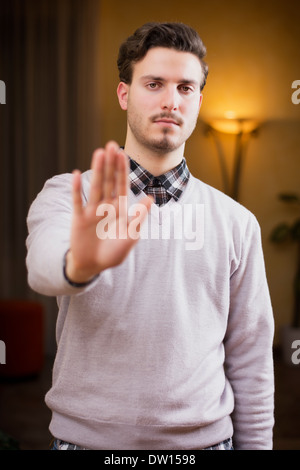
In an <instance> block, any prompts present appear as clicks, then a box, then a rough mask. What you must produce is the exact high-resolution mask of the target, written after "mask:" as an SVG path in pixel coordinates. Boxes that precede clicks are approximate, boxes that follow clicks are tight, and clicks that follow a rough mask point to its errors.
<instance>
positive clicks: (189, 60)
mask: <svg viewBox="0 0 300 470" xmlns="http://www.w3.org/2000/svg"><path fill="white" fill-rule="evenodd" d="M202 77H203V72H202V68H201V64H200V61H199V59H198V58H197V57H196V56H195V55H194V54H192V53H189V52H180V51H176V50H174V49H168V48H161V47H156V48H153V49H150V50H149V51H148V53H147V54H146V56H145V57H144V58H143V59H142V60H141V61H139V62H138V63H136V64H135V65H134V68H133V77H132V82H131V84H130V85H126V84H124V83H120V84H119V88H118V96H119V101H120V105H121V107H122V109H126V110H127V121H128V129H127V138H128V139H129V141H130V143H131V145H134V144H136V145H139V146H143V148H147V149H149V150H152V151H154V152H156V153H161V154H163V153H167V152H172V151H174V150H176V149H178V148H180V147H181V146H182V145H184V143H185V141H186V140H187V139H188V138H189V136H190V135H191V134H192V132H193V130H194V128H195V125H196V122H197V118H198V114H199V110H200V106H201V101H202V95H201V93H200V83H201V80H202Z"/></svg>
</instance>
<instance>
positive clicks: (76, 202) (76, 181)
mask: <svg viewBox="0 0 300 470" xmlns="http://www.w3.org/2000/svg"><path fill="white" fill-rule="evenodd" d="M72 197H73V210H74V213H75V214H76V215H80V214H82V211H83V204H82V197H81V173H80V171H79V170H74V171H73V181H72Z"/></svg>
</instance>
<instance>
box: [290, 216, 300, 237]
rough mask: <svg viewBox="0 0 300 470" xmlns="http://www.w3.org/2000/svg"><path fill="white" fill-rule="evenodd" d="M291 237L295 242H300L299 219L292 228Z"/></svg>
mask: <svg viewBox="0 0 300 470" xmlns="http://www.w3.org/2000/svg"><path fill="white" fill-rule="evenodd" d="M291 235H292V238H293V240H299V241H300V219H297V220H296V222H295V223H294V225H293V226H292V228H291Z"/></svg>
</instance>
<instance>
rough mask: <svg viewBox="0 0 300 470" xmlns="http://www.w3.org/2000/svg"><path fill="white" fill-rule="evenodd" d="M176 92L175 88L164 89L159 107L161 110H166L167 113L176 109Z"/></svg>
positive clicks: (177, 104)
mask: <svg viewBox="0 0 300 470" xmlns="http://www.w3.org/2000/svg"><path fill="white" fill-rule="evenodd" d="M178 98H179V97H178V91H177V89H175V88H171V87H170V88H166V89H165V90H164V93H163V96H162V100H161V107H162V109H167V110H168V111H175V110H177V109H178V106H179V102H178Z"/></svg>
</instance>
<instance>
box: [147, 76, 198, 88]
mask: <svg viewBox="0 0 300 470" xmlns="http://www.w3.org/2000/svg"><path fill="white" fill-rule="evenodd" d="M141 80H153V81H154V82H165V81H166V79H165V78H163V77H158V76H156V75H143V76H142V77H141ZM178 83H182V84H184V85H194V86H198V85H199V84H200V82H199V81H197V80H194V79H188V78H183V79H181V80H178Z"/></svg>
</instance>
